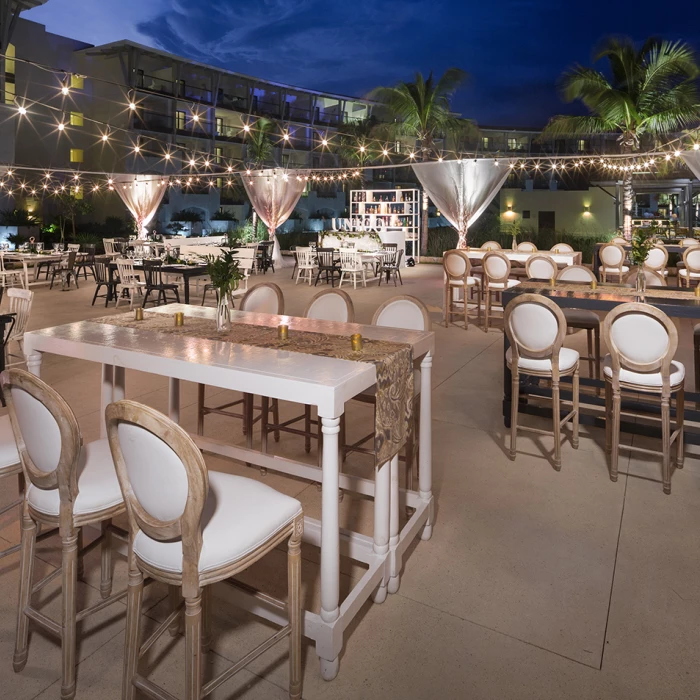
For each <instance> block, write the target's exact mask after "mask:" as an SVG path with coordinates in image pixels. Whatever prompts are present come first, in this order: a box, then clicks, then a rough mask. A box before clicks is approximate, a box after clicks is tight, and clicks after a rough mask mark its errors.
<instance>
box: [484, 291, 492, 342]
mask: <svg viewBox="0 0 700 700" xmlns="http://www.w3.org/2000/svg"><path fill="white" fill-rule="evenodd" d="M484 303H485V309H484V311H485V320H484V329H485V330H486V332H487V333H488V331H489V316H490V314H491V290H490V289H487V290H486V299H485V301H484Z"/></svg>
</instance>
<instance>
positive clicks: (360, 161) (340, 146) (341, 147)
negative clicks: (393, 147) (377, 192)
mask: <svg viewBox="0 0 700 700" xmlns="http://www.w3.org/2000/svg"><path fill="white" fill-rule="evenodd" d="M378 126H379V123H378V122H377V119H376V118H375V117H369V118H367V119H362V120H360V121H356V122H352V123H350V124H346V125H345V126H343V133H342V134H339V135H338V140H337V142H336V143H337V152H338V157H339V158H340V162H341V163H342V164H343V165H347V166H360V167H362V166H363V165H367V164H368V163H371V162H372V161H373V160H376V159H377V158H378V157H379V154H380V153H381V148H380V147H379V145H378V144H377V142H376V141H375V140H374V136H375V132H376V129H377V127H378Z"/></svg>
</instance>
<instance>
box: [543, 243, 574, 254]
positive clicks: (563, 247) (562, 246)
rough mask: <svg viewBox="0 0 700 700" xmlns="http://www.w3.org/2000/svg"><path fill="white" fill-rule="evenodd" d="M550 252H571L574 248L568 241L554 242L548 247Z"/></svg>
mask: <svg viewBox="0 0 700 700" xmlns="http://www.w3.org/2000/svg"><path fill="white" fill-rule="evenodd" d="M549 252H550V253H573V252H574V249H573V247H572V246H570V245H569V244H568V243H555V244H554V245H553V246H552V247H551V248H550V249H549Z"/></svg>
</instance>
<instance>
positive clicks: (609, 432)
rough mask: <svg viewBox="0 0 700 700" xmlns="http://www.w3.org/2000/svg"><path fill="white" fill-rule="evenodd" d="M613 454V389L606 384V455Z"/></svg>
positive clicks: (608, 383)
mask: <svg viewBox="0 0 700 700" xmlns="http://www.w3.org/2000/svg"><path fill="white" fill-rule="evenodd" d="M611 452H612V387H611V385H610V382H605V454H608V455H609V454H610V453H611Z"/></svg>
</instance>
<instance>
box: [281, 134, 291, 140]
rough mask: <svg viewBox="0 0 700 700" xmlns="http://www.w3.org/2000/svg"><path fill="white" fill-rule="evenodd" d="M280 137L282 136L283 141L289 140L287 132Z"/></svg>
mask: <svg viewBox="0 0 700 700" xmlns="http://www.w3.org/2000/svg"><path fill="white" fill-rule="evenodd" d="M282 138H283V139H284V140H285V141H289V134H288V133H286V132H285V133H284V134H282Z"/></svg>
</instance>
